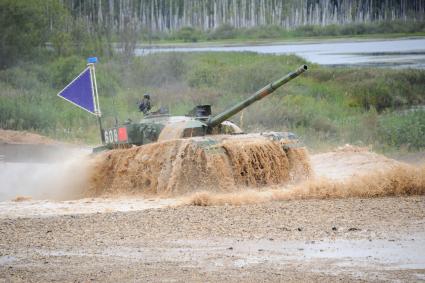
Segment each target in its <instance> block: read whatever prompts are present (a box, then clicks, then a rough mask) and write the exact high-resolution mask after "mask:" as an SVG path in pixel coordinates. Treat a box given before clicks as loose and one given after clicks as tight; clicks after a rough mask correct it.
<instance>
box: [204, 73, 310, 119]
mask: <svg viewBox="0 0 425 283" xmlns="http://www.w3.org/2000/svg"><path fill="white" fill-rule="evenodd" d="M306 70H307V65H302V66H301V67H299V68H298V69H297V70H296V71H295V72H291V73H289V74H287V75H286V76H284V77H283V78H280V79H279V80H277V81H274V82H272V83H270V84H268V85H266V86H265V87H263V88H262V89H260V90H259V91H257V92H256V93H254V94H253V95H251V96H250V97H248V98H247V99H245V100H243V101H241V102H239V103H238V104H236V105H234V106H233V107H231V108H230V109H227V110H225V111H223V112H221V113H220V114H217V115H216V116H214V117H211V118H209V120H208V122H207V124H208V126H209V127H214V126H216V125H219V124H220V123H221V122H224V121H225V120H227V119H229V118H230V117H232V116H233V115H235V114H237V113H238V112H240V111H241V110H242V109H244V108H246V107H248V106H249V105H251V104H253V103H254V102H256V101H257V100H260V99H262V98H264V97H266V96H267V95H269V94H271V93H272V92H274V91H275V90H276V89H278V88H279V87H281V86H282V85H284V84H286V83H287V82H289V81H290V80H292V79H294V78H296V77H298V76H299V75H300V74H302V73H304V72H305V71H306Z"/></svg>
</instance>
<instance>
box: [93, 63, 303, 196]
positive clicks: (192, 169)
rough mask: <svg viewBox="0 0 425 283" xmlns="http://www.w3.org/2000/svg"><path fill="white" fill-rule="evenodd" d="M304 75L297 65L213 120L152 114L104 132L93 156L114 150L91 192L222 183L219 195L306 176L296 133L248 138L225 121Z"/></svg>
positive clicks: (199, 111) (204, 109) (205, 112)
mask: <svg viewBox="0 0 425 283" xmlns="http://www.w3.org/2000/svg"><path fill="white" fill-rule="evenodd" d="M306 70H307V66H306V65H303V66H300V67H299V68H298V69H297V70H296V71H294V72H291V73H289V74H287V75H286V76H284V77H282V78H280V79H279V80H276V81H274V82H272V83H270V84H268V85H266V86H265V87H263V88H262V89H260V90H258V91H257V92H256V93H254V94H253V95H251V96H249V97H248V98H246V99H245V100H243V101H241V102H239V103H237V104H236V105H234V106H233V107H231V108H229V109H227V110H225V111H223V112H221V113H219V114H217V115H213V114H212V111H211V106H210V105H198V106H196V107H194V108H193V110H192V111H190V112H189V113H188V114H187V115H185V116H171V115H170V114H169V113H167V111H157V112H151V113H149V114H147V115H144V118H143V119H142V120H141V121H140V122H138V123H134V122H131V121H128V122H126V123H124V124H123V125H120V126H117V127H112V128H109V129H104V130H103V139H102V140H103V145H102V146H101V147H98V148H96V149H95V150H94V151H95V152H99V151H104V150H111V151H110V153H107V154H106V155H104V156H103V161H102V162H101V163H99V164H101V165H99V166H100V167H101V168H99V169H100V170H98V172H104V173H102V174H101V175H102V176H100V177H99V176H98V177H97V179H96V182H97V183H98V184H97V185H96V186H95V187H101V188H106V190H108V188H109V190H110V191H117V190H119V188H120V187H121V188H122V187H126V188H127V189H128V188H131V191H138V190H143V191H144V192H152V193H157V192H159V191H162V192H172V191H175V190H176V189H177V188H182V187H186V188H187V187H192V188H197V187H203V188H205V187H207V186H208V187H217V184H218V183H220V182H222V183H223V184H222V185H221V186H218V187H220V188H222V189H223V188H226V187H232V186H239V185H243V186H256V187H258V186H263V185H270V184H280V183H285V182H287V181H289V180H295V179H298V178H300V177H305V176H308V175H309V173H310V164H309V160H308V154H307V151H306V149H305V148H304V147H303V146H302V144H301V143H300V141H299V139H298V138H297V136H296V135H295V134H293V133H290V132H262V133H249V134H247V133H244V132H243V131H242V129H241V128H239V127H238V126H237V125H236V124H234V123H233V122H231V121H229V120H228V119H229V118H230V117H232V116H234V115H235V114H237V113H238V112H240V111H241V110H243V109H245V108H246V107H248V106H250V105H251V104H253V103H254V102H256V101H258V100H261V99H263V98H265V97H266V96H268V95H269V94H271V93H273V92H274V91H275V90H277V89H278V88H279V87H281V86H282V85H284V84H286V83H287V82H289V81H291V80H292V79H294V78H296V77H298V76H299V75H300V74H302V73H303V72H305V71H306ZM106 172H107V173H106ZM119 176H122V178H121V177H119ZM96 195H98V194H96Z"/></svg>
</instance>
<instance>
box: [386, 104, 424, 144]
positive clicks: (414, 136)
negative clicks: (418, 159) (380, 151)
mask: <svg viewBox="0 0 425 283" xmlns="http://www.w3.org/2000/svg"><path fill="white" fill-rule="evenodd" d="M379 137H380V138H379V140H380V141H381V143H383V144H388V145H391V146H395V147H397V148H400V147H402V146H403V147H407V148H409V149H424V148H425V110H417V111H414V110H410V111H409V110H407V111H405V112H404V113H401V114H398V115H390V114H386V115H384V116H382V117H381V119H380V120H379Z"/></svg>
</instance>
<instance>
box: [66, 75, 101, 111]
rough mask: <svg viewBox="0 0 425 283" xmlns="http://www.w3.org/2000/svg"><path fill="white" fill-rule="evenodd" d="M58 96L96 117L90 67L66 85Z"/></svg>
mask: <svg viewBox="0 0 425 283" xmlns="http://www.w3.org/2000/svg"><path fill="white" fill-rule="evenodd" d="M58 96H60V97H62V98H63V99H65V100H67V101H69V102H71V103H72V104H74V105H76V106H78V107H80V108H82V109H84V110H86V111H88V112H90V113H93V114H95V115H97V114H98V113H97V111H96V110H97V107H96V103H95V95H94V91H93V82H92V75H91V70H90V67H87V68H86V69H85V70H84V71H83V72H82V73H81V74H79V75H78V77H76V78H75V79H74V80H73V81H72V82H71V83H70V84H68V85H67V86H66V87H65V88H64V89H63V90H62V91H61V92H59V93H58Z"/></svg>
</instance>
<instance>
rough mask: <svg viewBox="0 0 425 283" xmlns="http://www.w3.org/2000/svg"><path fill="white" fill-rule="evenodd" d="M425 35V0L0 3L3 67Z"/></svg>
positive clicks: (65, 0)
mask: <svg viewBox="0 0 425 283" xmlns="http://www.w3.org/2000/svg"><path fill="white" fill-rule="evenodd" d="M424 32H425V1H424V0H280V1H279V0H0V36H1V42H0V69H4V68H7V67H8V66H12V65H14V64H15V63H17V62H18V61H22V60H27V59H28V58H32V57H37V58H43V54H40V51H42V52H44V53H46V52H45V51H46V50H48V51H53V52H54V53H56V55H59V56H69V55H72V54H78V55H82V56H91V55H98V56H103V57H105V56H107V57H110V55H112V54H113V53H114V51H116V50H117V48H116V47H118V50H122V51H123V53H124V54H125V55H132V54H133V52H134V48H135V46H136V44H137V43H138V42H143V41H148V40H149V41H151V40H164V39H165V40H180V41H193V42H194V41H199V40H222V39H235V38H237V39H258V38H270V39H281V38H288V37H297V36H339V35H345V36H353V35H361V34H382V33H424ZM114 43H117V44H119V45H118V46H117V45H114ZM36 52H38V53H37V54H36Z"/></svg>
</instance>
